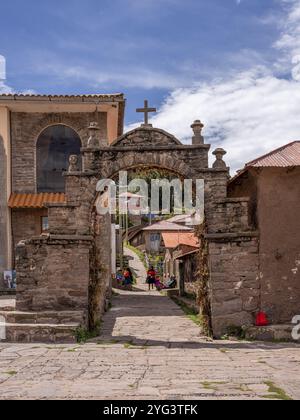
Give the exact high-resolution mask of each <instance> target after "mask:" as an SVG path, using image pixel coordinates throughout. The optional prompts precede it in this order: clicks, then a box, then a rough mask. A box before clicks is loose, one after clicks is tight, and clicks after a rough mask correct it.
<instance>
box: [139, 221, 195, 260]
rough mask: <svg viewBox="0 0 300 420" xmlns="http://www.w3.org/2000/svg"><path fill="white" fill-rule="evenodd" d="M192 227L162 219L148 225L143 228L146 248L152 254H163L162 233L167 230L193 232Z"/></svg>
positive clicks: (176, 232)
mask: <svg viewBox="0 0 300 420" xmlns="http://www.w3.org/2000/svg"><path fill="white" fill-rule="evenodd" d="M191 231H192V229H191V228H189V227H186V226H182V225H178V224H176V223H170V222H169V221H161V222H158V223H154V224H153V225H151V226H147V227H146V228H144V229H143V235H144V243H145V249H146V251H147V252H149V253H152V254H162V253H163V251H164V244H163V242H162V235H163V233H166V232H169V233H170V232H173V233H175V234H180V233H182V232H191Z"/></svg>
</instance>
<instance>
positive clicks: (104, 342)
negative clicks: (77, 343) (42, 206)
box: [97, 340, 120, 346]
mask: <svg viewBox="0 0 300 420" xmlns="http://www.w3.org/2000/svg"><path fill="white" fill-rule="evenodd" d="M119 342H120V341H119V340H99V341H97V344H98V345H99V346H101V345H104V346H105V345H111V346H112V345H113V344H118V343H119Z"/></svg>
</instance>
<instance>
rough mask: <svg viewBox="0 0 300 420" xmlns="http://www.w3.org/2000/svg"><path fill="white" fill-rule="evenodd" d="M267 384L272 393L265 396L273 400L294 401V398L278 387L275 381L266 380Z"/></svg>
mask: <svg viewBox="0 0 300 420" xmlns="http://www.w3.org/2000/svg"><path fill="white" fill-rule="evenodd" d="M265 384H266V385H267V386H268V388H269V389H268V392H269V394H270V395H265V396H264V397H263V398H268V399H272V400H282V401H292V400H293V399H292V398H291V397H290V396H289V395H287V393H286V392H285V391H284V390H283V389H281V388H279V387H277V386H276V385H275V384H274V382H271V381H267V382H265Z"/></svg>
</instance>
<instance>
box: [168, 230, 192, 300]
mask: <svg viewBox="0 0 300 420" xmlns="http://www.w3.org/2000/svg"><path fill="white" fill-rule="evenodd" d="M162 240H163V243H164V245H165V248H166V254H165V260H164V273H165V275H166V276H175V277H176V278H177V280H178V281H179V286H180V291H181V293H184V292H188V293H191V292H192V293H194V288H193V285H194V284H195V281H196V279H197V261H196V256H197V253H198V252H199V248H200V244H199V238H197V237H196V235H195V233H194V232H178V233H176V232H164V233H162Z"/></svg>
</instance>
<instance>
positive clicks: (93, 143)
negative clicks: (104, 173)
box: [87, 122, 100, 148]
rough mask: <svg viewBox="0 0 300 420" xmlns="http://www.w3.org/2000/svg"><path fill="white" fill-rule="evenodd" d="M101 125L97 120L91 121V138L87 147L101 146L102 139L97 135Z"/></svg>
mask: <svg viewBox="0 0 300 420" xmlns="http://www.w3.org/2000/svg"><path fill="white" fill-rule="evenodd" d="M99 130H100V129H99V125H98V123H96V122H91V123H90V125H89V135H90V136H89V139H88V142H87V147H90V148H93V147H99V146H100V141H99V139H98V136H97V132H98V131H99Z"/></svg>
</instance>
